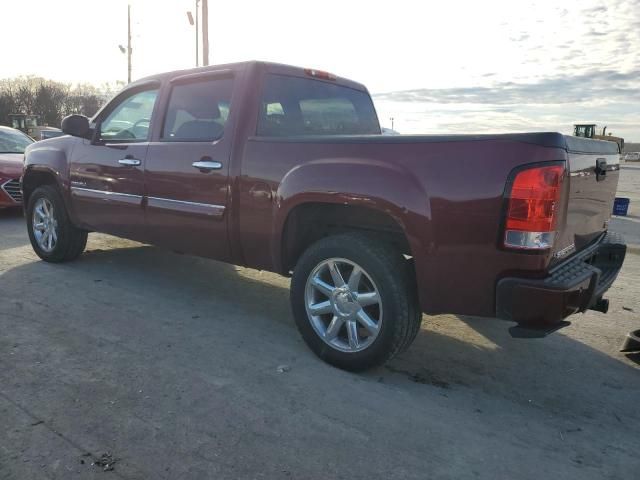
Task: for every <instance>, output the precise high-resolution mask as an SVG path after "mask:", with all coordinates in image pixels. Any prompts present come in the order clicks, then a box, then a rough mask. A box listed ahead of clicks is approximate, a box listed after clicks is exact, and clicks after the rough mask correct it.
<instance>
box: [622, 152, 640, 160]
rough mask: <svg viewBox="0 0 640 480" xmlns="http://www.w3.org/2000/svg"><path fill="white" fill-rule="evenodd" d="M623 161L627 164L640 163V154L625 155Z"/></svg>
mask: <svg viewBox="0 0 640 480" xmlns="http://www.w3.org/2000/svg"><path fill="white" fill-rule="evenodd" d="M622 160H624V161H625V162H640V152H629V153H625V154H624V157H622Z"/></svg>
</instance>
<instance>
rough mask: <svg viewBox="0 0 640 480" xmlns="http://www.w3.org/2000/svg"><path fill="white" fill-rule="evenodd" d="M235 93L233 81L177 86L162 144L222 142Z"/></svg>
mask: <svg viewBox="0 0 640 480" xmlns="http://www.w3.org/2000/svg"><path fill="white" fill-rule="evenodd" d="M232 90H233V79H232V78H217V79H207V80H199V81H194V82H189V83H184V84H177V85H174V86H173V87H172V90H171V97H170V99H169V105H168V107H167V114H166V116H165V121H164V126H163V129H162V140H164V141H174V142H212V141H215V140H218V139H220V138H222V136H223V135H224V129H225V125H226V124H227V120H228V118H229V108H230V105H231V93H232Z"/></svg>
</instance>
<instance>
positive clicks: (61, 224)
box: [27, 185, 87, 262]
mask: <svg viewBox="0 0 640 480" xmlns="http://www.w3.org/2000/svg"><path fill="white" fill-rule="evenodd" d="M27 230H28V232H29V239H30V240H31V246H32V247H33V250H34V251H35V252H36V254H37V255H38V256H39V257H40V258H41V259H43V260H45V261H47V262H66V261H70V260H74V259H75V258H77V257H78V256H79V255H80V254H81V253H82V252H83V251H84V249H85V246H86V244H87V232H86V231H84V230H80V229H79V228H76V227H75V226H74V225H73V224H72V223H71V221H70V220H69V216H68V215H67V211H66V209H65V205H64V201H63V200H62V196H61V195H60V192H59V191H58V190H57V189H56V188H55V187H53V186H51V185H43V186H41V187H38V188H37V189H36V190H35V191H34V192H33V193H32V194H31V196H30V197H29V203H28V205H27Z"/></svg>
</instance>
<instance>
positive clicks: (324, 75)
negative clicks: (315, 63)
mask: <svg viewBox="0 0 640 480" xmlns="http://www.w3.org/2000/svg"><path fill="white" fill-rule="evenodd" d="M304 73H306V74H307V75H309V76H310V77H315V78H320V79H322V80H335V79H336V76H335V75H334V74H332V73H329V72H324V71H322V70H316V69H314V68H305V69H304Z"/></svg>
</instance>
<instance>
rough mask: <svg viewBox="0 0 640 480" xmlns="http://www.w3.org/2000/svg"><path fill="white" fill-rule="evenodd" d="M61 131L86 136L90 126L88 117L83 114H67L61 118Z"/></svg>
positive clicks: (75, 135)
mask: <svg viewBox="0 0 640 480" xmlns="http://www.w3.org/2000/svg"><path fill="white" fill-rule="evenodd" d="M61 127H62V131H63V132H64V133H66V134H67V135H72V136H74V137H82V138H87V137H88V135H89V132H90V130H91V127H90V126H89V119H88V118H87V117H85V116H84V115H68V116H66V117H64V118H63V119H62V125H61Z"/></svg>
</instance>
